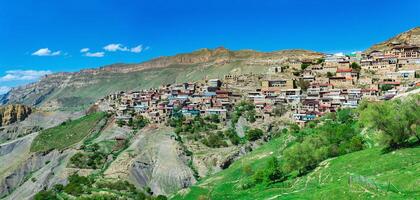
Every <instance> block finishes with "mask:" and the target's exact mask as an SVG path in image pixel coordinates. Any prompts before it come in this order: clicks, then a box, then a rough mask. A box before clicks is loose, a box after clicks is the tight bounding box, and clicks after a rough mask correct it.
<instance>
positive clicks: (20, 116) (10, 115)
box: [0, 105, 32, 126]
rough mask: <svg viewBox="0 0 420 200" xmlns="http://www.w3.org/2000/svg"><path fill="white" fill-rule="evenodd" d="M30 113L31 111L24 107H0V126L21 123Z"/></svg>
mask: <svg viewBox="0 0 420 200" xmlns="http://www.w3.org/2000/svg"><path fill="white" fill-rule="evenodd" d="M31 112H32V109H31V108H30V107H28V106H25V105H8V106H4V107H0V126H6V125H9V124H12V123H15V122H19V121H23V120H24V119H26V118H27V117H28V116H29V115H30V114H31Z"/></svg>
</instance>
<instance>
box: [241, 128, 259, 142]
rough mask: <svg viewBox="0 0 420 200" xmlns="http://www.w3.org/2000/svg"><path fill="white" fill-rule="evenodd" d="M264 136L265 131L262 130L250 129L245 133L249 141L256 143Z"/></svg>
mask: <svg viewBox="0 0 420 200" xmlns="http://www.w3.org/2000/svg"><path fill="white" fill-rule="evenodd" d="M262 136H263V131H262V130H261V129H258V128H255V129H249V130H247V131H246V133H245V137H246V139H248V140H249V141H255V140H258V139H260V138H261V137H262Z"/></svg>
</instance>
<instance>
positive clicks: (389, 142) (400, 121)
mask: <svg viewBox="0 0 420 200" xmlns="http://www.w3.org/2000/svg"><path fill="white" fill-rule="evenodd" d="M419 119H420V95H416V96H414V97H411V98H409V99H407V100H404V101H399V100H395V101H386V102H380V103H374V104H373V103H372V104H369V105H368V106H366V107H364V109H363V110H362V111H361V114H360V120H359V121H361V122H362V123H363V124H364V125H365V126H367V127H371V128H374V129H377V130H380V131H381V133H382V134H381V140H380V142H381V143H382V144H384V145H386V147H387V148H389V149H397V148H400V147H402V146H403V145H405V144H407V143H408V141H409V139H410V138H411V137H415V138H416V139H417V142H420V133H419V131H418V127H417V126H418V124H420V120H419Z"/></svg>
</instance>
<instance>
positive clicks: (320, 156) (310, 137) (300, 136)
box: [283, 109, 364, 174]
mask: <svg viewBox="0 0 420 200" xmlns="http://www.w3.org/2000/svg"><path fill="white" fill-rule="evenodd" d="M356 127H357V126H356V120H355V113H354V112H353V111H351V110H348V109H345V110H340V111H338V112H337V113H336V114H334V115H330V116H327V117H325V118H324V121H323V123H320V124H318V125H316V126H315V125H310V126H308V127H306V128H304V129H301V130H299V129H296V130H294V131H292V134H293V135H294V136H295V137H297V140H296V141H298V143H296V144H294V145H292V146H291V147H289V148H286V149H285V150H284V152H283V158H284V166H283V169H284V171H286V172H289V173H291V172H292V171H293V170H296V171H297V172H298V174H304V173H306V172H308V171H309V170H312V169H313V168H315V167H316V166H317V165H318V163H320V162H321V161H323V160H325V159H327V158H330V157H334V156H339V155H343V154H347V153H351V152H354V151H359V150H361V149H363V147H364V141H363V139H362V137H361V136H360V135H358V133H359V131H358V130H357V129H356Z"/></svg>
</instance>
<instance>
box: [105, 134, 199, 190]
mask: <svg viewBox="0 0 420 200" xmlns="http://www.w3.org/2000/svg"><path fill="white" fill-rule="evenodd" d="M171 133H172V130H171V129H170V128H166V127H159V128H157V129H154V128H150V127H148V128H146V129H144V130H142V131H141V132H140V133H138V135H137V136H136V137H135V138H134V139H133V140H134V142H133V143H132V144H131V145H130V147H129V148H128V149H127V150H126V151H124V152H123V153H121V154H120V155H119V156H118V157H117V159H116V160H115V161H114V162H113V163H112V164H111V166H110V167H109V168H108V169H107V170H106V171H105V177H109V178H120V179H125V180H129V181H131V182H132V183H134V184H135V185H137V186H139V187H143V188H144V187H150V188H151V190H152V192H153V193H154V194H164V195H167V194H171V193H173V192H176V191H178V190H179V189H181V188H186V187H188V186H190V185H192V184H193V183H195V182H196V180H195V178H194V175H193V172H192V170H191V169H190V168H189V167H188V165H187V162H188V161H187V160H188V158H187V157H186V156H185V155H184V152H183V151H182V148H181V147H180V146H179V144H178V143H177V141H175V140H174V139H173V138H172V137H171Z"/></svg>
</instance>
